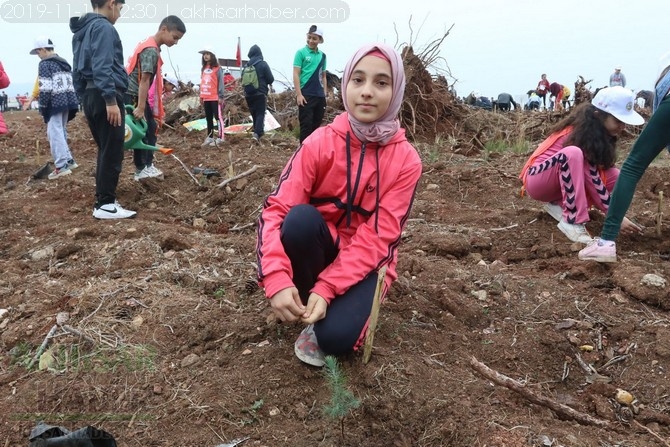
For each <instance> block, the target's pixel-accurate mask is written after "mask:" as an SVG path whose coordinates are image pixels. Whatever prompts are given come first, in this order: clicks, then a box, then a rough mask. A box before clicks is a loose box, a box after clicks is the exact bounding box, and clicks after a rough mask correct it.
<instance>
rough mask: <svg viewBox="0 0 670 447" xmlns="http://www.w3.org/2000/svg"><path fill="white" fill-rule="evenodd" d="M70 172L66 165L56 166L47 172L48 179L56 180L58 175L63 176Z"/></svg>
mask: <svg viewBox="0 0 670 447" xmlns="http://www.w3.org/2000/svg"><path fill="white" fill-rule="evenodd" d="M70 174H72V171H70V168H68V167H67V166H66V167H64V168H60V169H58V168H56V169H54V170H53V171H52V172H51V173H50V174H49V177H48V178H49V180H56V179H57V178H58V177H64V176H66V175H70Z"/></svg>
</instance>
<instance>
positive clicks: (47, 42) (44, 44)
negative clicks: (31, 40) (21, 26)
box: [30, 36, 54, 54]
mask: <svg viewBox="0 0 670 447" xmlns="http://www.w3.org/2000/svg"><path fill="white" fill-rule="evenodd" d="M40 48H48V49H50V50H53V49H54V43H53V42H52V41H51V39H49V38H48V37H46V36H40V37H38V38H37V39H35V44H34V45H33V49H32V50H30V54H37V50H38V49H40Z"/></svg>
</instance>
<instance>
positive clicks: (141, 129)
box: [123, 104, 172, 155]
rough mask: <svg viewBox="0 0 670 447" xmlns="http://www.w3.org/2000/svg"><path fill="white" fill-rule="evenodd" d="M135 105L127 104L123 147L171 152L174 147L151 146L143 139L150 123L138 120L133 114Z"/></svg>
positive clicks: (164, 152)
mask: <svg viewBox="0 0 670 447" xmlns="http://www.w3.org/2000/svg"><path fill="white" fill-rule="evenodd" d="M133 110H135V109H134V108H133V106H131V105H130V104H126V135H125V137H124V139H123V147H125V148H126V149H128V150H132V149H144V150H148V151H159V152H161V153H163V154H166V155H168V154H171V153H172V149H168V148H165V147H156V146H150V145H148V144H146V143H144V142H143V141H142V138H144V136H145V135H146V134H147V129H148V128H149V125H148V124H147V122H146V121H145V120H137V119H135V117H134V116H133Z"/></svg>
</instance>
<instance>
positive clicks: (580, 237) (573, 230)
mask: <svg viewBox="0 0 670 447" xmlns="http://www.w3.org/2000/svg"><path fill="white" fill-rule="evenodd" d="M557 226H558V229H559V230H561V231H562V232H563V234H564V235H566V236H567V237H568V239H570V240H571V241H572V242H579V243H582V244H589V243H591V241H593V238H592V237H591V235H590V234H589V232H588V231H586V227H585V226H584V225H583V224H569V223H567V222H566V221H565V220H563V219H561V220H560V222H558V225H557Z"/></svg>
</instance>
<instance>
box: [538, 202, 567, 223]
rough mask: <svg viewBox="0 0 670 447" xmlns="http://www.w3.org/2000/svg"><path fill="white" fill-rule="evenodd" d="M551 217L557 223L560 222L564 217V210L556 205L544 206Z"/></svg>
mask: <svg viewBox="0 0 670 447" xmlns="http://www.w3.org/2000/svg"><path fill="white" fill-rule="evenodd" d="M542 209H544V210H545V211H546V212H547V213H549V215H550V216H551V217H553V218H554V219H555V220H556V222H560V221H561V218H562V217H563V208H561V206H560V205H556V204H555V203H551V202H547V203H545V204H544V206H543V207H542Z"/></svg>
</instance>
